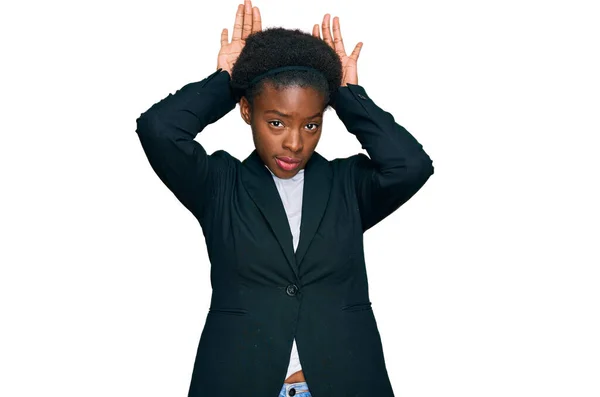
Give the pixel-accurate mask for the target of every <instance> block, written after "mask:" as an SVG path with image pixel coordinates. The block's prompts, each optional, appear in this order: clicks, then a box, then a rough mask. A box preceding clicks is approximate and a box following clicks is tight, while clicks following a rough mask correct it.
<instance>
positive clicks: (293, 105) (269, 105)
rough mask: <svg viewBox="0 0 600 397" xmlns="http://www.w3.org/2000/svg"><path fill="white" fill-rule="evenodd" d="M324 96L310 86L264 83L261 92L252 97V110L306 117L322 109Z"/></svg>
mask: <svg viewBox="0 0 600 397" xmlns="http://www.w3.org/2000/svg"><path fill="white" fill-rule="evenodd" d="M324 108H325V98H324V96H323V94H321V93H320V92H319V91H317V90H315V89H314V88H312V87H300V86H297V85H292V86H286V87H280V88H275V87H274V86H273V85H272V84H269V83H267V84H265V85H264V86H263V89H262V90H261V93H260V94H259V95H257V96H256V97H255V98H254V110H255V111H257V112H265V111H267V110H277V111H279V112H281V113H286V114H289V115H292V116H297V117H308V116H311V115H314V114H315V113H318V112H321V111H323V110H324Z"/></svg>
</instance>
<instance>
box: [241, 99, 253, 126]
mask: <svg viewBox="0 0 600 397" xmlns="http://www.w3.org/2000/svg"><path fill="white" fill-rule="evenodd" d="M240 115H241V116H242V119H244V121H245V122H246V124H248V125H251V123H252V109H251V107H250V102H248V99H246V97H245V96H243V97H241V98H240Z"/></svg>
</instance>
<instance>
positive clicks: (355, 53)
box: [350, 42, 363, 61]
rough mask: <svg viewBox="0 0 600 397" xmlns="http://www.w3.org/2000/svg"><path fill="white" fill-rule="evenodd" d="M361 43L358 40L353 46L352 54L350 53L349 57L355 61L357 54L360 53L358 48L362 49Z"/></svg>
mask: <svg viewBox="0 0 600 397" xmlns="http://www.w3.org/2000/svg"><path fill="white" fill-rule="evenodd" d="M362 46H363V43H362V42H360V43H358V44H357V45H356V47H354V50H352V54H350V58H352V59H354V60H355V61H358V56H359V55H360V50H361V49H362Z"/></svg>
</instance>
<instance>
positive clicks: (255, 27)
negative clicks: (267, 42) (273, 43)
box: [252, 7, 262, 33]
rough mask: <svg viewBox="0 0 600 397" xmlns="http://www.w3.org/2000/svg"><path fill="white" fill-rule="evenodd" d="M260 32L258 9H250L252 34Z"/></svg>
mask: <svg viewBox="0 0 600 397" xmlns="http://www.w3.org/2000/svg"><path fill="white" fill-rule="evenodd" d="M261 30H262V19H261V17H260V10H259V9H258V7H254V8H253V9H252V33H254V32H260V31H261Z"/></svg>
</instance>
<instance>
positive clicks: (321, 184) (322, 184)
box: [296, 152, 332, 266]
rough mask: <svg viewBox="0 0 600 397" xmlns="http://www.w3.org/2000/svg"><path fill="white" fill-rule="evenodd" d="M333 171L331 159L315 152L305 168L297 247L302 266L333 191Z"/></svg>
mask: <svg viewBox="0 0 600 397" xmlns="http://www.w3.org/2000/svg"><path fill="white" fill-rule="evenodd" d="M331 182H332V171H331V167H330V165H329V161H327V160H326V159H325V158H323V157H322V156H321V155H320V154H319V153H317V152H313V154H312V156H311V158H310V160H309V161H308V163H307V164H306V167H305V169H304V192H303V194H302V220H301V223H300V241H299V242H298V248H297V249H296V264H297V265H298V266H300V263H301V262H302V259H304V255H305V254H306V251H307V250H308V247H309V246H310V243H311V241H312V239H313V237H314V236H315V233H316V232H317V229H318V228H319V225H320V223H321V219H322V218H323V215H324V214H325V209H326V208H327V203H328V201H329V194H330V193H331Z"/></svg>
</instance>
